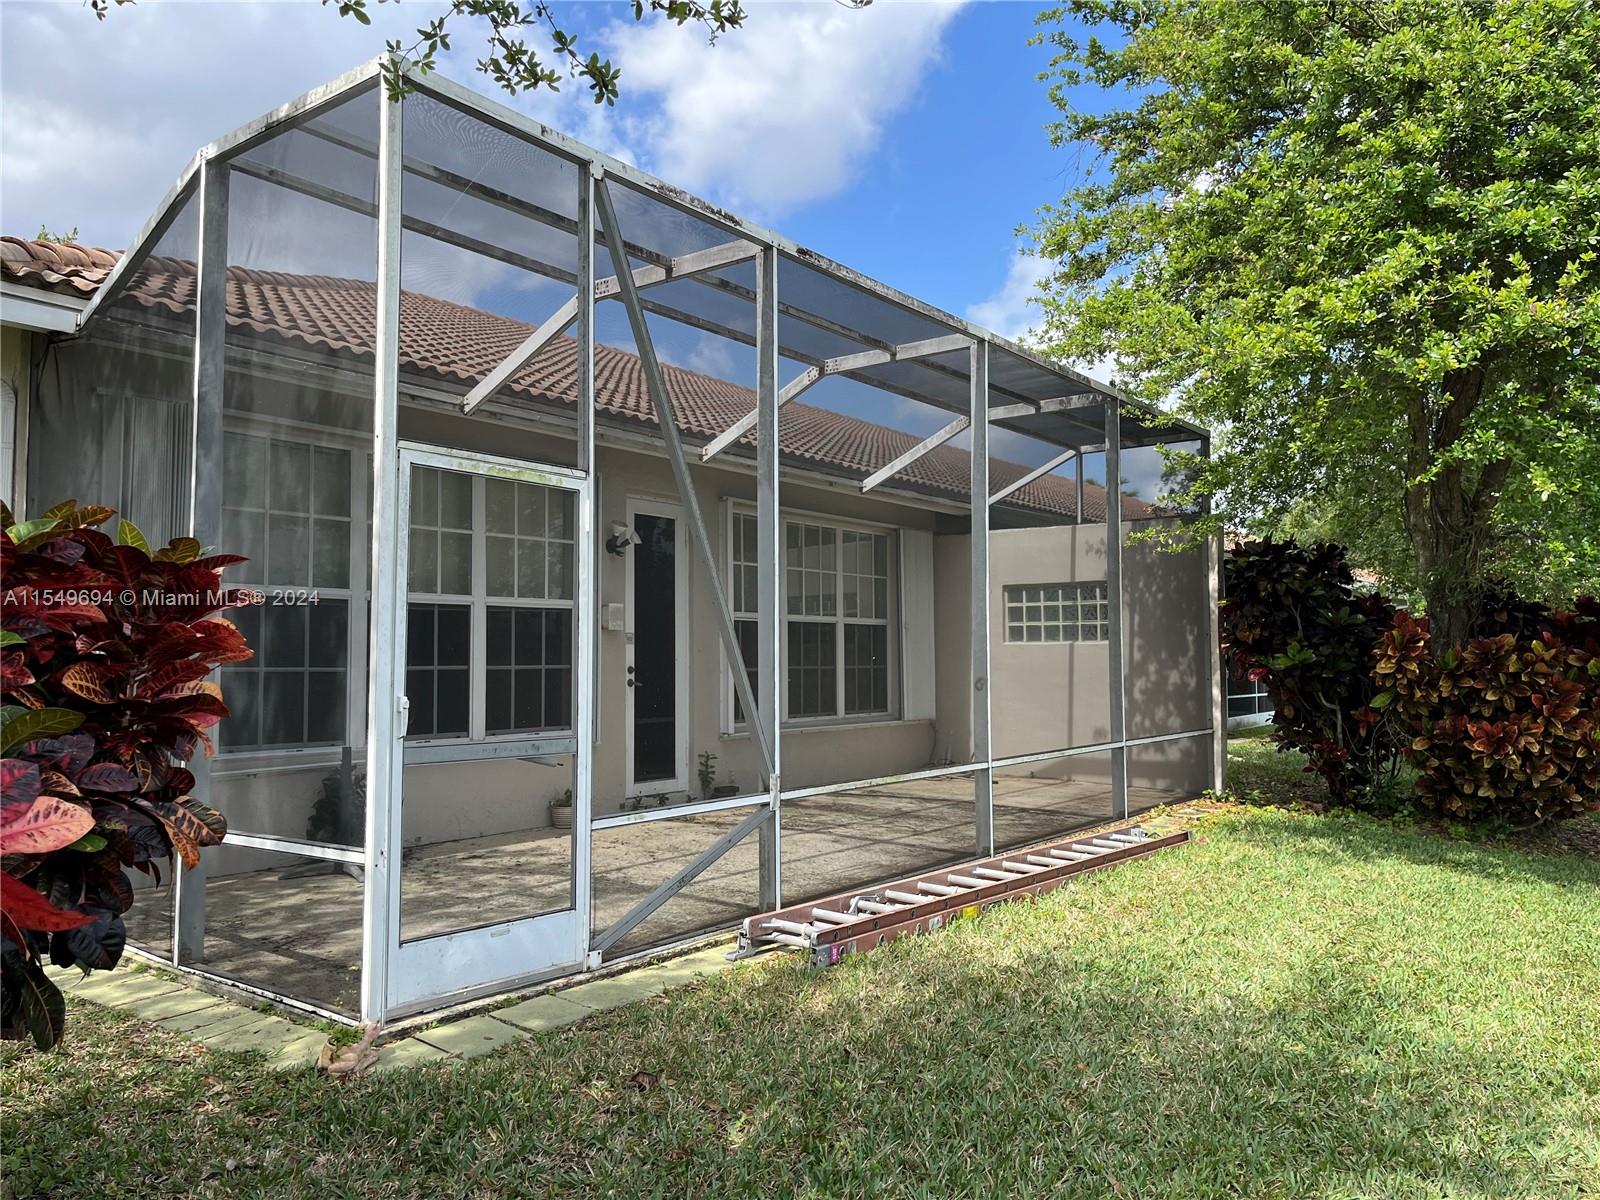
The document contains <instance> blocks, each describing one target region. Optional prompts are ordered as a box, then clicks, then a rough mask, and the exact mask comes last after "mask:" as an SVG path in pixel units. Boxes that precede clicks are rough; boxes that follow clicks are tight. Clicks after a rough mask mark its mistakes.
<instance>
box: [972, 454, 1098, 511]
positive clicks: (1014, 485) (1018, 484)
mask: <svg viewBox="0 0 1600 1200" xmlns="http://www.w3.org/2000/svg"><path fill="white" fill-rule="evenodd" d="M1077 453H1078V451H1076V450H1068V451H1067V452H1066V453H1064V454H1058V455H1056V456H1055V457H1054V458H1052V459H1051V460H1050V461H1049V462H1047V463H1045V464H1044V465H1043V466H1038V467H1035V468H1034V469H1033V470H1031V471H1029V472H1028V473H1027V474H1026V475H1024V476H1023V477H1022V478H1021V479H1018V480H1015V481H1013V482H1011V483H1008V484H1006V486H1005V487H1003V488H1001V489H1000V490H999V491H998V492H995V493H994V494H993V495H991V496H990V497H989V503H990V504H997V503H999V502H1000V501H1001V500H1004V499H1005V498H1006V497H1007V496H1009V495H1012V494H1013V493H1014V492H1020V491H1021V490H1022V489H1023V488H1025V487H1027V486H1028V485H1029V484H1030V483H1032V482H1033V481H1034V480H1035V479H1040V478H1043V477H1044V476H1046V475H1048V474H1050V472H1051V471H1054V470H1055V469H1056V468H1057V467H1059V466H1061V465H1062V464H1063V463H1065V462H1066V461H1067V460H1068V459H1069V458H1071V457H1073V455H1075V454H1077Z"/></svg>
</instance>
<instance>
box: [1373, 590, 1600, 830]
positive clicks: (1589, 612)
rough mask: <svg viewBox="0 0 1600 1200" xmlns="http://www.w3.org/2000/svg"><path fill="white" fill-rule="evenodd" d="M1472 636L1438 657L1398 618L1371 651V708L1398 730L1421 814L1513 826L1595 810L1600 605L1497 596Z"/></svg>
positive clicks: (1415, 622) (1409, 619) (1421, 623)
mask: <svg viewBox="0 0 1600 1200" xmlns="http://www.w3.org/2000/svg"><path fill="white" fill-rule="evenodd" d="M1474 630H1475V632H1476V633H1477V634H1478V636H1475V637H1472V638H1470V639H1469V640H1468V641H1467V642H1466V643H1465V644H1464V645H1463V646H1461V647H1459V648H1454V649H1446V650H1444V651H1442V652H1436V650H1435V647H1434V646H1433V645H1432V642H1431V638H1430V635H1429V630H1428V622H1427V621H1426V619H1419V618H1416V617H1413V616H1411V615H1410V614H1408V613H1404V612H1402V613H1399V614H1397V615H1396V617H1395V621H1394V625H1393V627H1392V628H1390V629H1389V630H1388V631H1387V632H1385V633H1384V635H1383V637H1382V638H1381V639H1380V641H1379V644H1378V648H1377V652H1376V655H1375V667H1374V670H1375V674H1376V678H1377V679H1378V681H1379V682H1380V683H1381V684H1382V685H1383V688H1384V690H1383V691H1382V692H1381V693H1380V694H1379V696H1378V698H1377V703H1378V704H1380V705H1388V706H1389V707H1391V709H1392V711H1393V712H1394V713H1395V714H1396V715H1397V716H1398V717H1399V718H1400V719H1401V720H1402V721H1403V722H1404V723H1405V726H1406V732H1407V734H1408V736H1409V739H1410V740H1409V741H1408V743H1407V745H1406V754H1407V757H1409V758H1410V759H1411V762H1412V763H1413V764H1414V765H1415V766H1416V768H1417V771H1418V776H1417V790H1416V794H1417V801H1418V803H1419V804H1420V805H1422V807H1423V808H1425V809H1427V810H1429V811H1431V812H1433V813H1436V814H1438V815H1440V816H1444V817H1448V818H1450V819H1453V820H1462V821H1468V822H1474V823H1483V822H1492V823H1498V824H1515V825H1525V824H1533V823H1537V822H1540V821H1548V820H1555V819H1559V818H1562V817H1570V816H1576V815H1578V814H1579V813H1582V812H1588V811H1593V810H1595V809H1600V601H1596V600H1595V599H1593V598H1583V599H1579V600H1578V601H1577V602H1576V603H1575V604H1574V605H1573V609H1572V611H1570V612H1551V611H1550V610H1549V609H1548V608H1545V607H1544V606H1543V605H1538V604H1533V603H1531V602H1528V601H1522V600H1518V599H1516V598H1515V597H1511V596H1509V595H1507V594H1505V593H1498V592H1497V593H1495V594H1493V595H1491V596H1490V597H1488V598H1487V599H1486V601H1485V603H1484V604H1482V605H1481V606H1480V608H1479V612H1478V615H1477V618H1476V620H1475V622H1474Z"/></svg>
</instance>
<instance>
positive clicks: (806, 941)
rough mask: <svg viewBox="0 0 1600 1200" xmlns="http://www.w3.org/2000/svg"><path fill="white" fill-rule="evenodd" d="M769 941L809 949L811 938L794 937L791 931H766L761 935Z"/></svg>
mask: <svg viewBox="0 0 1600 1200" xmlns="http://www.w3.org/2000/svg"><path fill="white" fill-rule="evenodd" d="M763 936H764V937H765V938H766V939H767V941H769V942H777V943H778V944H779V945H781V946H799V947H800V948H801V949H802V950H809V949H811V939H810V938H803V937H796V936H795V935H794V934H792V933H768V934H764V935H763Z"/></svg>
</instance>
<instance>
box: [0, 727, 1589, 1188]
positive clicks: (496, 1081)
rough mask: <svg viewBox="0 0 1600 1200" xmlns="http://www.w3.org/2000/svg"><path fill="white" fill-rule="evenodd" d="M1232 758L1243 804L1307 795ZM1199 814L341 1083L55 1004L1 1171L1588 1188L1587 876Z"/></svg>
mask: <svg viewBox="0 0 1600 1200" xmlns="http://www.w3.org/2000/svg"><path fill="white" fill-rule="evenodd" d="M1235 750H1236V752H1237V754H1236V761H1237V762H1238V763H1239V765H1240V774H1239V775H1237V776H1236V782H1237V784H1238V785H1240V786H1241V787H1244V786H1246V785H1248V783H1249V780H1250V779H1251V778H1252V772H1254V773H1255V777H1257V778H1267V777H1270V776H1271V775H1272V774H1273V773H1274V772H1278V771H1281V770H1282V769H1284V768H1287V774H1285V775H1284V777H1283V780H1282V782H1284V783H1285V784H1288V783H1294V782H1297V781H1295V780H1289V779H1288V775H1296V776H1297V775H1298V769H1297V768H1296V767H1295V766H1294V764H1293V762H1292V761H1291V760H1288V759H1287V758H1284V759H1282V760H1280V759H1277V758H1275V757H1262V758H1261V761H1259V762H1257V761H1255V760H1254V759H1253V758H1252V757H1251V756H1252V755H1256V751H1257V746H1256V744H1255V743H1240V744H1238V745H1236V747H1235ZM1264 753H1265V755H1266V756H1271V753H1272V752H1271V750H1270V747H1267V748H1264ZM1306 778H1309V777H1306ZM1267 786H1272V785H1270V784H1259V785H1258V786H1257V790H1259V789H1260V787H1267ZM1199 834H1200V840H1199V841H1198V842H1196V843H1195V844H1193V845H1191V846H1189V847H1187V848H1185V849H1181V850H1177V851H1169V852H1167V853H1165V854H1162V855H1160V856H1158V857H1157V858H1155V859H1152V860H1149V861H1147V862H1143V863H1139V864H1135V865H1132V866H1127V867H1122V868H1119V869H1117V870H1114V871H1109V872H1106V873H1104V874H1101V875H1097V876H1093V877H1091V878H1089V879H1086V880H1084V881H1081V882H1079V883H1077V884H1075V885H1074V886H1072V887H1070V888H1066V889H1063V890H1062V891H1059V892H1056V893H1055V894H1053V895H1051V896H1050V897H1048V898H1046V899H1045V900H1044V901H1042V902H1040V903H1037V904H1015V905H1011V906H1006V907H1001V908H997V909H994V910H992V911H991V912H989V913H987V914H985V915H983V916H981V917H979V918H976V919H974V920H970V921H966V922H961V923H958V924H957V925H956V926H954V927H953V928H951V929H949V930H947V931H944V932H941V933H939V934H937V935H934V936H930V937H926V938H920V939H915V940H907V941H902V942H896V943H894V944H893V945H892V946H891V947H889V948H887V949H884V950H879V951H876V952H874V953H872V954H869V955H865V956H863V957H861V958H859V959H855V960H851V961H849V962H847V963H846V964H844V965H842V966H840V967H837V968H834V969H832V970H829V971H824V972H817V971H812V970H809V969H807V968H805V967H804V966H802V965H801V964H800V962H799V961H798V960H797V959H796V958H793V957H787V956H785V957H777V956H773V957H768V958H765V959H760V960H757V961H755V962H754V963H751V964H747V965H746V966H744V967H742V968H741V969H738V970H735V971H731V972H726V973H723V974H722V975H720V976H717V977H714V978H712V979H708V980H706V981H704V982H702V983H699V984H697V985H694V986H692V987H689V988H685V989H681V990H679V991H676V992H673V993H670V994H668V995H666V996H663V997H660V998H658V999H656V1000H654V1001H651V1002H648V1003H644V1004H640V1005H636V1006H633V1007H631V1008H626V1009H621V1010H617V1011H615V1012H612V1013H608V1014H604V1015H602V1016H599V1017H597V1018H595V1019H593V1020H590V1021H588V1022H586V1023H584V1024H583V1025H580V1026H577V1027H574V1028H571V1029H568V1030H565V1031H562V1032H558V1033H553V1034H546V1035H541V1036H537V1037H534V1038H532V1039H530V1040H528V1041H525V1042H522V1043H519V1044H517V1045H515V1046H513V1047H511V1048H509V1049H507V1050H505V1051H502V1052H500V1053H497V1054H493V1055H490V1056H488V1057H486V1058H481V1059H476V1060H473V1061H471V1062H469V1063H465V1064H461V1065H457V1066H453V1067H447V1068H425V1069H417V1070H410V1071H404V1072H393V1073H388V1074H383V1075H378V1076H375V1077H369V1078H364V1079H361V1080H358V1081H355V1082H352V1083H347V1084H343V1085H341V1084H335V1083H331V1082H329V1081H327V1080H326V1079H324V1078H322V1077H319V1076H317V1075H316V1074H314V1073H312V1072H310V1071H301V1072H294V1073H286V1074H282V1075H273V1074H268V1073H265V1072H263V1071H262V1070H260V1069H259V1067H257V1066H256V1065H255V1064H254V1063H253V1062H252V1060H250V1059H248V1058H238V1057H226V1056H218V1055H214V1054H209V1053H207V1052H204V1051H201V1050H198V1049H196V1048H193V1047H192V1046H191V1045H190V1044H188V1043H186V1042H184V1041H183V1040H182V1039H181V1038H178V1037H174V1036H169V1035H166V1034H163V1033H160V1032H159V1031H156V1030H153V1029H150V1028H148V1027H145V1026H141V1025H138V1024H136V1023H134V1022H131V1021H128V1020H125V1019H123V1018H120V1017H117V1016H114V1015H112V1014H109V1013H107V1012H105V1011H103V1010H97V1009H94V1008H92V1007H91V1006H88V1005H83V1004H79V1005H75V1006H74V1007H73V1010H72V1014H71V1022H70V1025H69V1030H68V1040H67V1043H66V1045H65V1047H64V1048H63V1049H62V1051H61V1052H58V1053H55V1054H48V1055H40V1054H34V1053H31V1052H23V1051H20V1050H18V1049H17V1048H14V1047H13V1048H7V1049H6V1050H5V1051H4V1052H3V1056H0V1063H3V1076H0V1084H3V1097H0V1154H3V1162H0V1167H3V1171H4V1187H5V1191H6V1193H7V1195H10V1196H27V1195H36V1194H37V1195H49V1196H60V1197H80V1196H81V1197H95V1198H96V1200H99V1198H107V1200H123V1198H125V1197H132V1196H149V1195H168V1196H170V1195H183V1196H189V1195H194V1196H207V1195H215V1196H228V1197H234V1196H240V1197H251V1196H264V1197H265V1196H270V1197H292V1196H308V1197H344V1196H363V1197H365V1196H374V1197H377V1196H384V1197H388V1196H395V1197H412V1196H416V1197H427V1198H429V1200H432V1198H434V1197H447V1196H475V1197H476V1196H484V1197H488V1196H507V1197H509V1196H525V1195H533V1196H537V1195H545V1194H554V1195H559V1194H566V1195H617V1196H626V1197H644V1196H671V1197H679V1196H691V1195H692V1196H696V1197H699V1196H748V1195H758V1194H760V1195H774V1196H789V1195H804V1196H877V1195H905V1196H930V1197H934V1196H937V1197H946V1196H973V1197H1027V1196H1035V1195H1052V1196H1121V1197H1169V1196H1170V1197H1198V1196H1229V1197H1233V1196H1273V1197H1285V1198H1290V1200H1293V1198H1299V1197H1372V1196H1429V1197H1433V1196H1437V1197H1446V1196H1448V1197H1466V1196H1520V1197H1540V1198H1546V1197H1567V1196H1571V1197H1578V1196H1594V1195H1597V1194H1600V864H1596V863H1594V862H1590V861H1586V860H1584V859H1581V858H1577V857H1561V856H1546V855H1530V854H1523V853H1519V852H1517V851H1514V850H1508V849H1504V848H1493V847H1483V846H1477V845H1473V844H1470V843H1467V842H1460V841H1451V840H1447V839H1442V838H1439V837H1436V836H1433V835H1430V834H1427V833H1424V832H1420V831H1417V830H1415V829H1409V828H1404V827H1399V826H1395V825H1388V824H1382V823H1378V822H1374V821H1370V820H1366V819H1360V818H1349V817H1344V816H1339V815H1314V814H1310V813H1290V812H1284V811H1278V810H1270V809H1232V810H1228V811H1223V812H1220V813H1217V814H1214V815H1212V816H1209V817H1206V818H1204V819H1203V820H1202V821H1201V824H1200V826H1199ZM638 1072H646V1073H648V1075H649V1076H653V1077H654V1078H655V1081H654V1082H653V1083H652V1082H650V1080H649V1079H647V1078H645V1077H643V1076H638V1075H637V1074H636V1073H638ZM636 1079H638V1080H639V1081H640V1082H634V1081H635V1080H636ZM641 1084H643V1085H644V1086H641Z"/></svg>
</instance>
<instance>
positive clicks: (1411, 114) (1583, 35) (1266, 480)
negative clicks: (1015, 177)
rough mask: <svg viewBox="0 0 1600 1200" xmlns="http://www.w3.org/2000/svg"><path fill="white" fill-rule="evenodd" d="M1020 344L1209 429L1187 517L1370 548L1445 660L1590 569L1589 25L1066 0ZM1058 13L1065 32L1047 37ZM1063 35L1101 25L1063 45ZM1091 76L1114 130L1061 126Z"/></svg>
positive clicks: (1275, 6) (1593, 119) (1598, 265)
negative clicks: (1081, 160) (1518, 602)
mask: <svg viewBox="0 0 1600 1200" xmlns="http://www.w3.org/2000/svg"><path fill="white" fill-rule="evenodd" d="M1041 21H1042V22H1043V23H1045V24H1046V25H1048V26H1050V28H1048V30H1047V31H1046V32H1045V33H1044V34H1042V35H1041V40H1044V41H1046V42H1048V43H1049V44H1050V45H1052V46H1053V47H1054V48H1055V49H1056V51H1057V54H1056V56H1055V58H1054V59H1053V60H1052V65H1051V69H1050V71H1049V73H1048V74H1047V76H1046V78H1047V79H1048V80H1049V82H1050V85H1051V97H1052V99H1053V100H1054V101H1055V103H1056V105H1057V106H1058V107H1059V109H1060V110H1061V113H1062V116H1061V119H1060V121H1059V122H1057V123H1056V124H1055V125H1054V126H1053V127H1052V130H1051V132H1052V138H1053V140H1054V142H1055V143H1056V144H1057V145H1059V146H1063V147H1066V146H1074V147H1083V146H1087V147H1091V148H1092V149H1093V150H1094V152H1095V154H1096V156H1097V164H1096V165H1097V166H1098V167H1100V168H1103V169H1102V170H1100V171H1098V172H1095V173H1090V174H1086V175H1085V177H1084V179H1083V181H1082V182H1081V183H1079V184H1077V185H1076V186H1074V187H1073V188H1071V190H1069V192H1068V193H1067V194H1066V196H1065V197H1064V199H1063V201H1062V202H1061V203H1060V204H1059V205H1056V206H1052V207H1051V208H1049V209H1047V210H1045V212H1044V214H1043V219H1042V221H1041V223H1040V225H1039V226H1038V227H1037V229H1036V230H1035V231H1034V233H1035V238H1036V240H1037V245H1038V250H1039V252H1040V253H1041V254H1043V255H1045V256H1047V257H1048V258H1050V259H1052V260H1054V261H1055V263H1056V267H1055V269H1054V273H1053V275H1052V277H1051V278H1050V279H1049V280H1048V281H1047V283H1046V287H1045V291H1046V296H1045V298H1044V306H1045V310H1046V320H1045V324H1044V334H1043V336H1042V338H1041V341H1042V342H1043V343H1044V346H1045V348H1046V349H1047V350H1048V351H1049V352H1052V353H1054V354H1058V355H1063V356H1071V357H1077V358H1089V357H1098V356H1101V355H1107V354H1109V355H1114V356H1115V359H1116V361H1117V362H1118V363H1119V375H1120V377H1121V381H1122V382H1123V384H1124V385H1125V386H1127V387H1128V388H1129V389H1130V390H1131V391H1133V392H1135V393H1136V394H1139V395H1143V396H1145V397H1147V398H1152V399H1158V400H1170V401H1172V402H1173V403H1175V404H1176V405H1177V407H1179V409H1180V410H1181V411H1183V412H1184V413H1186V414H1187V415H1189V416H1191V417H1193V418H1195V419H1197V420H1200V421H1203V422H1206V423H1208V424H1209V425H1210V426H1211V427H1212V428H1213V429H1215V430H1217V432H1218V438H1217V444H1216V446H1215V447H1214V449H1215V451H1216V457H1215V458H1214V460H1213V461H1212V462H1211V463H1210V464H1209V465H1208V466H1206V467H1204V468H1203V469H1201V470H1199V471H1198V472H1197V474H1196V476H1195V482H1194V483H1193V485H1192V487H1191V489H1190V492H1191V498H1198V497H1200V496H1212V497H1215V499H1216V515H1215V516H1214V518H1213V526H1214V525H1215V524H1216V523H1220V522H1222V521H1228V522H1230V523H1235V524H1242V525H1244V526H1246V527H1247V528H1251V529H1253V530H1255V531H1257V532H1285V531H1289V532H1294V531H1298V532H1302V533H1307V532H1309V533H1311V534H1313V535H1314V536H1320V537H1337V538H1338V539H1339V540H1342V541H1346V542H1348V543H1350V544H1352V545H1353V546H1354V547H1355V548H1356V550H1357V552H1358V554H1359V553H1361V552H1363V551H1366V550H1368V549H1370V550H1371V551H1372V553H1373V556H1374V558H1376V559H1377V560H1378V561H1377V563H1376V564H1375V565H1377V566H1378V567H1379V568H1380V569H1381V570H1383V571H1384V572H1385V573H1386V574H1388V575H1389V576H1390V584H1391V586H1393V587H1395V588H1396V589H1397V590H1398V591H1400V592H1402V593H1404V592H1406V591H1414V592H1415V593H1418V594H1420V595H1421V596H1422V597H1423V598H1424V599H1425V601H1426V605H1427V609H1428V611H1429V613H1430V616H1431V617H1432V623H1433V629H1434V634H1435V637H1436V638H1437V639H1439V640H1440V641H1441V642H1442V643H1443V644H1445V645H1454V644H1457V643H1459V641H1460V640H1461V638H1462V636H1463V635H1464V632H1465V630H1466V626H1467V621H1468V614H1469V613H1470V611H1471V605H1472V601H1473V597H1474V595H1475V593H1477V592H1478V591H1481V590H1482V589H1483V588H1484V587H1485V586H1487V584H1488V582H1489V581H1490V580H1492V579H1493V578H1495V577H1496V576H1505V577H1508V578H1510V579H1512V580H1513V581H1514V582H1516V583H1518V584H1519V585H1521V586H1523V587H1525V588H1527V589H1528V590H1530V591H1532V592H1535V593H1545V594H1548V597H1549V598H1551V599H1557V598H1559V595H1560V593H1562V592H1564V593H1565V594H1566V595H1567V596H1570V595H1571V594H1572V593H1573V592H1574V591H1582V590H1593V589H1594V583H1595V580H1596V579H1600V289H1597V286H1596V285H1597V283H1600V258H1597V254H1600V6H1597V5H1595V4H1593V3H1592V2H1589V0H1318V2H1316V3H1310V2H1296V0H1282V2H1277V3H1267V4H1256V3H1243V4H1241V3H1238V2H1237V0H1071V2H1070V3H1069V4H1068V5H1067V6H1066V7H1064V8H1060V9H1056V10H1053V11H1051V12H1049V13H1046V14H1044V15H1043V16H1042V17H1041ZM1069 21H1070V22H1072V25H1071V26H1070V27H1069ZM1078 23H1081V24H1082V25H1086V26H1087V27H1088V28H1089V29H1090V30H1091V31H1093V33H1099V32H1103V31H1106V30H1109V31H1110V36H1109V37H1108V38H1107V39H1106V40H1101V38H1100V37H1099V36H1094V35H1093V33H1092V34H1091V35H1090V36H1086V37H1080V36H1079V35H1078V34H1077V33H1076V32H1074V29H1076V28H1077V27H1078ZM1085 83H1088V84H1094V85H1098V86H1099V87H1100V88H1101V89H1104V91H1105V93H1106V94H1107V95H1108V96H1111V95H1112V94H1113V93H1115V99H1113V100H1112V101H1111V105H1112V106H1111V107H1110V108H1108V109H1107V110H1106V111H1099V112H1094V111H1085V110H1083V109H1081V108H1078V107H1075V106H1074V103H1073V96H1074V92H1073V89H1075V88H1077V87H1078V86H1079V85H1082V84H1085Z"/></svg>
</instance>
